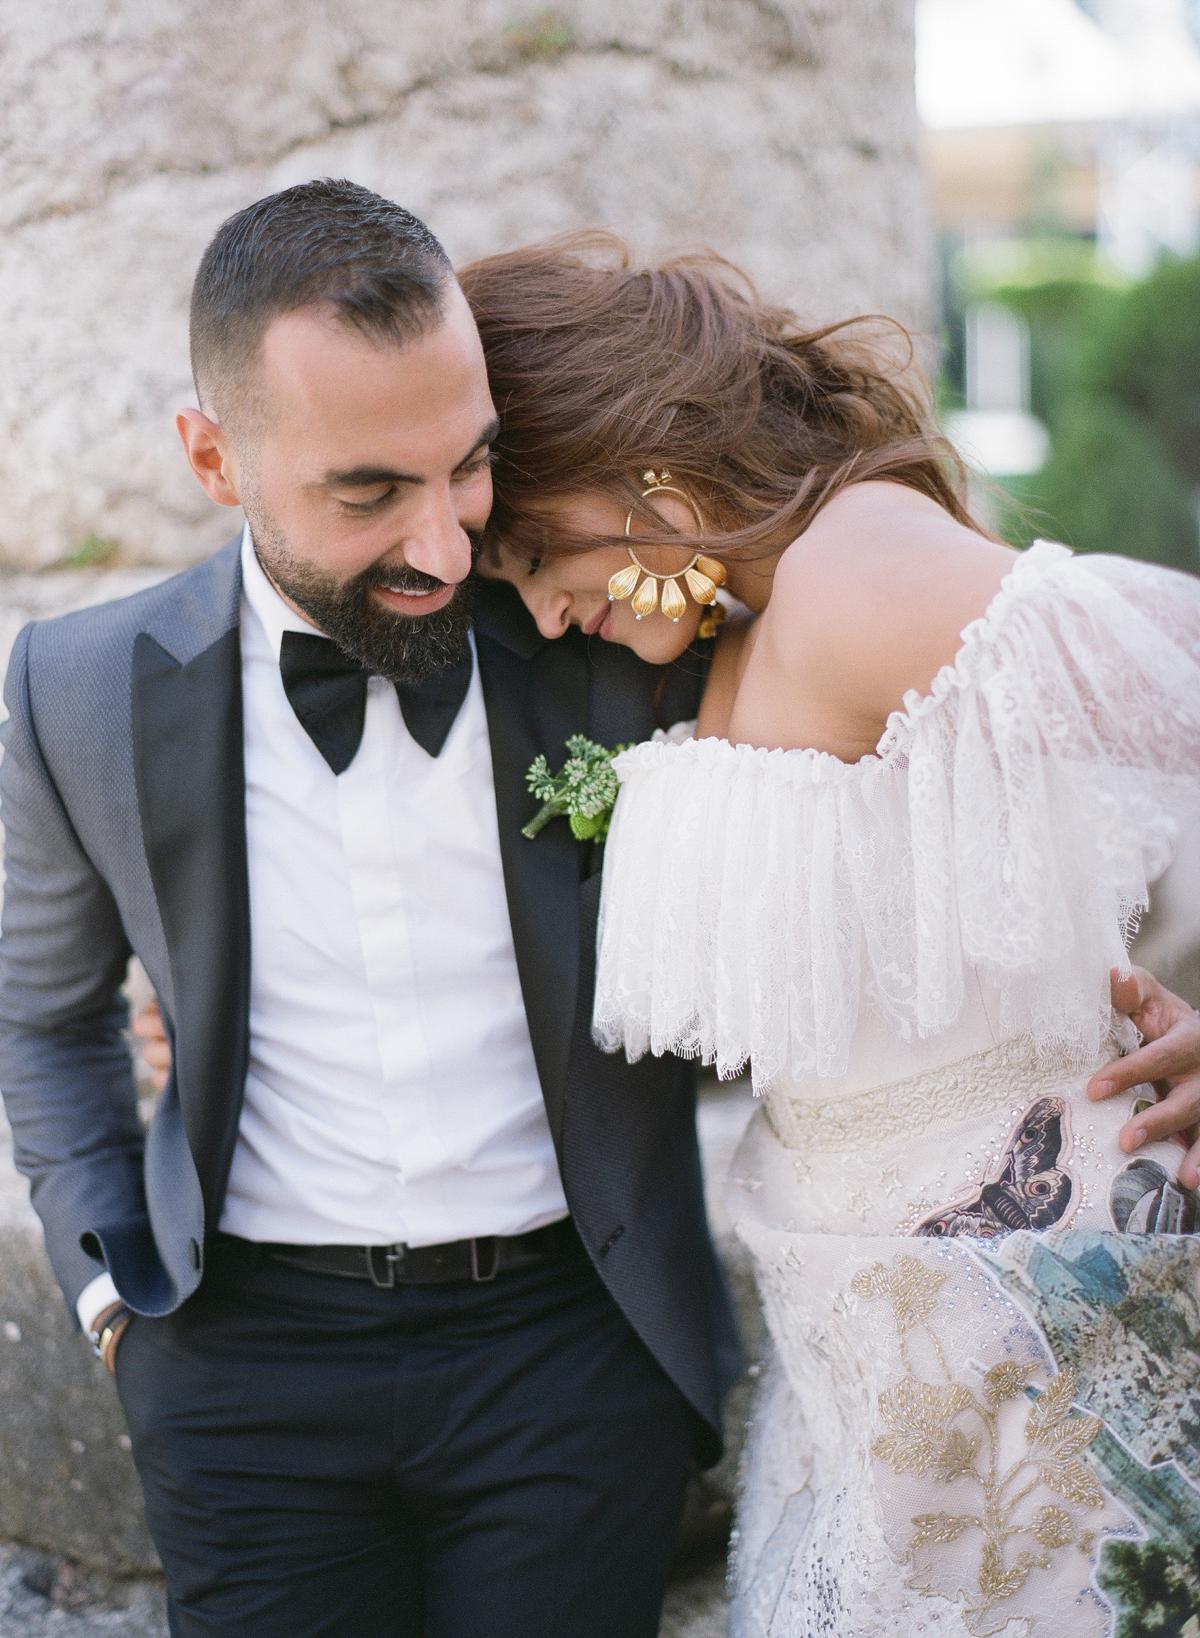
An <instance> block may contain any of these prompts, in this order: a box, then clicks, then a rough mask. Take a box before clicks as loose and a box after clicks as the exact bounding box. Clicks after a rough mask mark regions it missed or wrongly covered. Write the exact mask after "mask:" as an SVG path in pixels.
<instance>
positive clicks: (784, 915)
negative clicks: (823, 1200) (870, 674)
mask: <svg viewBox="0 0 1200 1638" xmlns="http://www.w3.org/2000/svg"><path fill="white" fill-rule="evenodd" d="M617 770H618V773H619V775H620V778H621V783H622V789H621V794H620V797H619V799H618V802H617V809H616V814H615V817H614V823H613V828H612V832H611V834H610V837H609V840H608V844H607V859H606V863H605V879H604V896H603V904H602V910H601V924H600V946H599V957H598V979H597V992H596V1002H595V1013H594V1030H595V1035H596V1039H597V1040H598V1042H599V1043H600V1044H601V1045H602V1046H603V1047H605V1048H607V1049H609V1050H614V1049H623V1050H624V1051H625V1052H626V1053H627V1055H628V1056H629V1057H630V1058H637V1057H640V1056H641V1055H642V1054H643V1053H644V1052H646V1051H651V1052H654V1053H662V1052H676V1053H680V1054H682V1055H685V1056H699V1057H702V1058H703V1059H704V1060H705V1061H706V1062H709V1063H714V1064H715V1065H716V1066H717V1069H718V1071H719V1073H720V1074H721V1075H722V1076H732V1075H734V1074H737V1073H738V1072H740V1070H741V1069H743V1068H744V1067H745V1065H746V1063H747V1062H751V1064H752V1072H753V1078H754V1083H755V1088H756V1090H760V1091H761V1090H763V1089H764V1088H766V1087H767V1086H769V1085H771V1084H772V1083H773V1082H774V1081H775V1080H777V1079H779V1078H780V1077H783V1076H790V1077H799V1076H806V1075H807V1076H813V1075H815V1076H835V1075H838V1074H840V1073H842V1072H843V1071H844V1070H845V1067H846V1064H847V1058H848V1052H849V1048H850V1044H851V1042H852V1040H853V1038H854V1034H855V1029H856V1026H857V1023H858V1021H859V1018H860V1013H861V1010H862V1008H863V1007H864V1006H870V1007H871V1008H873V1009H876V1010H877V1011H879V1012H881V1013H882V1014H883V1015H884V1016H885V1017H886V1018H887V1019H888V1020H890V1022H891V1023H892V1025H894V1027H895V1029H896V1031H897V1032H898V1033H899V1034H900V1035H901V1036H902V1037H903V1038H906V1039H911V1038H912V1037H913V1035H921V1036H932V1035H936V1034H938V1033H940V1032H942V1031H944V1030H946V1029H948V1028H949V1027H950V1026H951V1025H952V1024H953V1023H954V1022H955V1020H956V1018H957V1017H958V1014H959V1012H960V1009H961V1007H962V1002H963V994H964V984H965V983H966V980H967V976H968V973H969V972H970V971H971V970H972V969H974V970H975V971H976V972H978V973H979V974H980V975H981V976H982V977H983V979H984V980H986V981H987V982H988V984H989V985H990V987H991V989H992V991H993V993H994V994H995V995H996V996H997V997H998V1006H999V1011H1000V1016H999V1018H998V1020H997V1023H998V1025H999V1027H1000V1028H1002V1029H1003V1030H1005V1031H1006V1032H1008V1033H1013V1034H1016V1033H1027V1034H1028V1035H1030V1036H1031V1037H1032V1038H1033V1039H1034V1040H1035V1041H1036V1042H1037V1044H1038V1045H1039V1046H1042V1047H1045V1048H1046V1049H1047V1050H1054V1051H1057V1052H1061V1051H1062V1050H1064V1049H1066V1050H1067V1051H1069V1052H1071V1053H1072V1054H1077V1055H1078V1057H1079V1058H1080V1060H1083V1059H1085V1058H1086V1057H1088V1056H1089V1055H1090V1054H1093V1053H1094V1052H1095V1051H1097V1050H1098V1049H1099V1045H1100V1043H1101V1041H1102V1039H1103V1037H1104V1034H1105V1032H1106V1029H1107V1026H1108V1017H1109V1008H1108V970H1109V967H1110V966H1113V965H1120V964H1123V963H1124V962H1125V961H1126V959H1127V957H1126V945H1127V941H1128V939H1129V937H1130V936H1131V934H1132V931H1133V929H1134V927H1135V925H1136V921H1137V917H1138V915H1139V913H1140V911H1141V910H1143V909H1144V908H1145V906H1146V904H1147V902H1148V887H1149V883H1150V882H1151V881H1153V879H1154V878H1155V876H1156V875H1158V874H1159V873H1160V872H1161V871H1162V869H1163V868H1165V865H1166V864H1167V862H1168V859H1169V856H1170V851H1171V845H1172V841H1173V839H1174V837H1175V835H1176V833H1177V829H1178V826H1179V825H1180V823H1181V822H1183V821H1186V820H1188V819H1190V818H1193V817H1195V816H1197V814H1200V582H1198V581H1196V580H1193V579H1192V578H1191V577H1189V576H1185V575H1182V574H1176V573H1173V572H1171V571H1169V570H1164V569H1158V568H1154V567H1150V566H1148V565H1145V564H1141V563H1135V562H1132V561H1128V560H1125V559H1121V558H1112V557H1098V556H1091V557H1087V556H1081V557H1075V556H1073V555H1072V554H1071V553H1070V552H1069V551H1068V550H1067V549H1066V548H1065V547H1061V546H1056V545H1053V544H1050V543H1048V542H1038V543H1037V544H1036V545H1035V546H1033V547H1031V548H1030V550H1029V551H1028V552H1026V553H1025V554H1024V555H1023V556H1022V557H1021V558H1020V559H1018V561H1017V563H1016V565H1015V567H1014V568H1013V570H1012V571H1011V573H1010V574H1009V575H1008V577H1007V578H1006V580H1005V582H1004V585H1003V586H1002V588H1001V590H1000V591H999V592H998V593H997V595H996V597H995V598H994V599H993V601H992V603H991V605H990V607H989V608H988V610H987V612H986V614H985V615H984V616H983V617H982V618H980V619H979V620H976V621H975V622H973V623H972V624H971V625H970V626H968V627H967V629H966V630H965V631H964V632H963V635H962V646H961V648H960V650H959V652H958V654H957V656H956V657H955V659H954V661H953V662H952V663H951V664H950V665H948V666H946V667H944V668H943V670H942V671H941V672H940V673H939V674H938V676H937V677H936V678H935V680H934V682H933V685H932V687H931V689H930V692H929V693H928V694H927V695H917V694H915V693H914V694H909V695H908V696H906V698H905V700H904V702H903V705H902V707H901V709H899V710H897V711H896V712H894V713H893V714H892V716H891V718H890V719H889V722H888V725H887V729H886V732H885V733H884V736H883V738H882V740H881V741H880V744H879V747H878V750H877V752H876V754H875V755H874V756H871V757H867V758H866V759H864V760H863V761H862V762H859V763H856V764H853V765H849V764H845V763H842V762H840V761H839V760H838V759H837V758H835V757H832V756H829V755H827V754H826V753H823V752H816V751H765V750H759V749H755V748H752V747H749V746H734V745H730V744H728V743H727V742H726V741H724V740H715V739H707V740H691V741H690V742H687V743H683V744H678V743H676V744H671V743H664V742H661V741H660V742H657V743H647V744H644V745H639V746H636V747H634V749H632V750H630V751H627V752H625V753H624V754H623V755H622V756H621V757H620V758H619V759H618V761H617Z"/></svg>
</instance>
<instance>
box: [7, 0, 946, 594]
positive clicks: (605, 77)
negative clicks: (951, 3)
mask: <svg viewBox="0 0 1200 1638" xmlns="http://www.w3.org/2000/svg"><path fill="white" fill-rule="evenodd" d="M911 13H912V0H607V3H606V4H604V5H603V6H600V5H595V4H588V3H587V0H563V3H562V4H560V5H558V6H557V7H555V8H553V9H545V8H542V7H540V6H539V5H538V3H537V0H529V3H528V4H526V3H523V0H457V3H451V4H446V3H444V0H404V3H403V4H396V3H394V0H294V3H293V4H291V5H288V6H280V5H278V4H276V3H272V0H236V3H234V0H72V3H71V4H70V5H49V6H48V5H45V4H44V3H43V0H5V5H4V6H3V8H0V105H2V106H3V108H4V110H5V113H4V120H3V123H2V125H0V358H2V359H3V367H2V368H0V492H2V493H3V495H4V506H3V508H2V509H0V565H3V564H4V563H7V564H8V565H9V566H10V567H15V566H25V567H38V566H42V565H46V564H51V563H55V562H60V561H62V560H64V559H71V558H73V557H76V556H77V554H82V555H83V558H84V559H87V560H104V559H106V558H112V557H113V556H115V557H116V560H117V561H126V562H135V563H144V562H157V563H179V562H183V561H187V560H190V559H192V558H195V557H197V556H200V555H203V554H204V552H206V551H207V550H209V549H210V548H212V547H213V546H215V545H216V544H217V543H218V542H219V541H220V540H222V539H224V538H226V537H227V536H228V535H229V534H230V533H231V532H232V529H231V520H230V518H229V517H228V516H222V515H220V514H219V513H217V512H216V511H215V509H214V508H213V507H211V505H210V504H209V503H208V502H207V501H206V500H205V499H204V497H203V496H202V494H201V493H200V491H199V490H198V488H197V487H196V486H195V484H194V483H193V481H192V479H191V477H190V475H189V474H188V473H187V471H186V468H185V466H184V462H183V458H182V454H181V452H180V451H179V449H178V447H177V443H176V439H175V433H174V430H173V426H172V417H173V413H174V410H175V409H176V407H177V406H178V405H180V404H181V403H186V402H189V401H190V384H189V378H188V370H187V359H186V334H185V331H186V308H187V298H188V291H189V286H190V282H191V277H192V274H193V271H194V268H195V264H196V261H197V259H198V257H199V254H200V252H201V250H202V249H203V247H204V245H205V243H206V242H207V240H208V239H209V237H210V236H211V234H212V233H213V231H214V229H215V228H216V227H217V225H218V224H219V223H220V222H221V221H222V220H223V218H224V217H225V216H227V215H228V214H229V213H230V212H232V211H233V210H236V209H237V208H239V207H240V206H242V205H244V204H245V203H247V202H248V201H249V200H251V199H254V198H256V197H258V196H260V195H261V194H263V193H266V192H270V191H271V190H273V189H275V188H278V187H280V186H284V185H287V184H289V183H292V182H296V181H299V180H302V179H304V178H306V177H309V176H313V175H329V174H333V175H347V176H350V177H353V178H355V179H356V180H358V181H361V182H363V183H365V184H367V185H369V186H371V187H373V188H376V189H378V190H379V191H381V192H384V193H387V194H389V195H391V196H393V197H395V198H398V199H400V200H402V201H403V202H404V203H405V204H407V205H409V206H411V207H412V208H413V209H415V210H416V211H417V212H418V213H420V214H421V215H423V216H425V217H426V218H427V219H428V220H429V221H430V223H431V224H432V226H433V227H434V229H435V231H437V232H438V233H439V234H440V235H441V236H442V238H443V239H444V240H445V242H446V244H447V246H448V248H449V250H450V252H451V254H452V255H453V256H454V257H455V258H456V259H465V258H469V257H471V256H474V255H477V254H480V253H482V252H485V251H489V250H494V249H499V248H502V247H505V246H510V245H513V244H516V243H519V242H521V241H522V240H528V239H531V238H536V237H538V236H541V235H546V234H549V233H552V232H557V231H559V230H561V229H563V228H567V227H571V226H577V225H581V224H590V223H602V224H606V225H609V226H612V227H615V228H617V229H619V230H621V231H623V232H624V233H626V234H627V235H628V236H629V237H630V238H631V239H632V240H633V241H634V243H635V245H636V247H637V248H638V249H639V250H640V251H641V252H643V253H645V254H648V255H654V254H657V253H661V252H664V251H668V250H673V249H678V248H681V247H687V246H695V245H697V244H702V243H709V244H712V245H714V246H716V247H717V248H719V249H721V250H723V251H725V252H726V253H728V254H730V255H732V256H734V257H735V258H736V259H738V260H740V261H742V262H743V263H744V264H745V265H746V266H747V267H748V268H749V269H750V270H751V272H753V273H754V275H755V276H756V277H757V278H759V279H760V281H761V282H762V283H763V285H764V287H765V288H766V289H767V290H769V291H770V293H772V294H773V295H779V296H783V297H787V298H788V299H790V300H792V301H794V302H795V303H796V304H797V305H798V306H799V307H800V308H801V309H802V310H803V311H805V312H806V313H810V314H812V315H813V316H814V317H816V318H826V317H829V316H834V315H848V314H849V313H850V312H851V311H859V310H863V309H877V310H883V311H888V312H894V313H895V314H897V315H898V316H899V317H901V318H903V319H905V320H906V321H908V322H910V323H915V324H917V325H918V326H921V325H924V324H926V323H927V322H928V321H929V315H930V312H931V304H930V293H931V292H930V254H929V226H928V220H927V214H926V208H925V197H924V187H923V183H922V179H921V175H920V170H919V165H918V157H917V128H916V113H915V103H914V93H913V64H912V16H911ZM0 595H2V587H0Z"/></svg>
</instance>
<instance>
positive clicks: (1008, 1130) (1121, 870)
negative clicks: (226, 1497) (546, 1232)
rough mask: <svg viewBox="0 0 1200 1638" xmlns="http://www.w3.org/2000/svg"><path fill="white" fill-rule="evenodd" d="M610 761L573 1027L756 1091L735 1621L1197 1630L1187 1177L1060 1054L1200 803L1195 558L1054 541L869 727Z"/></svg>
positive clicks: (1080, 1033) (1198, 1556) (1091, 1031)
mask: <svg viewBox="0 0 1200 1638" xmlns="http://www.w3.org/2000/svg"><path fill="white" fill-rule="evenodd" d="M617 767H618V772H619V774H620V777H621V785H622V789H621V794H620V798H619V801H618V803H617V809H616V814H615V816H614V822H613V828H612V832H611V835H610V837H609V840H608V843H607V859H606V863H605V881H604V901H603V908H602V920H601V932H600V950H599V968H598V984H597V996H596V1009H595V1029H596V1035H597V1038H598V1040H599V1041H600V1042H601V1043H602V1044H603V1045H605V1046H606V1047H608V1048H610V1049H615V1048H621V1049H623V1050H624V1051H625V1052H626V1053H627V1054H628V1055H629V1056H630V1057H631V1058H636V1057H638V1056H640V1055H641V1054H642V1053H644V1052H646V1051H651V1052H655V1053H661V1052H677V1053H682V1054H686V1055H689V1056H698V1057H701V1058H703V1059H704V1061H705V1062H707V1063H713V1064H715V1065H716V1066H717V1068H718V1070H719V1072H720V1074H721V1075H723V1076H731V1075H734V1074H736V1073H737V1072H739V1071H740V1070H741V1069H742V1068H743V1067H745V1066H746V1065H747V1064H749V1066H750V1070H751V1075H752V1079H753V1083H754V1089H755V1091H756V1093H758V1094H760V1095H761V1098H762V1102H761V1106H760V1108H759V1110H758V1111H757V1113H756V1115H755V1117H754V1119H753V1120H752V1122H751V1126H750V1129H749V1132H748V1135H747V1137H746V1139H745V1141H744V1143H743V1145H742V1148H741V1151H740V1153H739V1155H738V1158H737V1160H736V1162H735V1165H734V1168H733V1174H732V1178H731V1183H730V1189H731V1194H732V1196H733V1207H734V1215H735V1218H736V1220H737V1225H738V1231H739V1233H740V1234H741V1235H742V1237H743V1238H744V1240H745V1241H746V1243H747V1244H748V1245H749V1247H750V1248H751V1250H752V1252H753V1255H754V1258H755V1261H756V1266H757V1269H758V1273H759V1279H760V1284H761V1288H762V1294H763V1297H764V1300H765V1306H766V1310H767V1316H768V1321H769V1326H770V1330H771V1334H772V1338H773V1343H774V1359H773V1361H772V1363H771V1366H770V1368H769V1370H768V1373H767V1379H766V1382H765V1385H764V1387H763V1390H762V1392H761V1395H760V1404H759V1410H758V1413H757V1415H756V1420H755V1426H754V1428H753V1430H752V1435H751V1443H750V1451H749V1459H748V1465H747V1471H746V1479H745V1487H744V1496H743V1504H742V1509H741V1519H740V1526H739V1541H738V1545H737V1551H736V1562H735V1576H734V1611H733V1624H732V1630H733V1632H734V1634H735V1635H737V1638H810V1635H816V1634H829V1635H831V1638H860V1635H861V1638H868V1635H869V1638H877V1635H879V1634H882V1633H885V1632H886V1633H892V1632H894V1633H897V1634H902V1635H904V1638H908V1635H909V1634H914V1635H915V1634H937V1635H940V1638H951V1635H953V1638H967V1635H970V1638H981V1635H985V1634H1003V1635H1004V1638H1033V1635H1039V1638H1041V1635H1053V1638H1093V1635H1097V1638H1098V1635H1101V1634H1105V1635H1108V1634H1111V1635H1114V1638H1132V1635H1134V1634H1137V1635H1139V1638H1140V1635H1141V1634H1142V1633H1143V1632H1150V1631H1156V1632H1162V1633H1169V1632H1182V1631H1184V1630H1188V1631H1190V1630H1191V1629H1190V1628H1187V1627H1186V1623H1187V1621H1188V1620H1189V1619H1190V1616H1191V1614H1192V1612H1193V1611H1196V1610H1200V1236H1197V1235H1194V1234H1192V1233H1191V1231H1192V1230H1194V1228H1195V1227H1196V1216H1197V1206H1196V1200H1195V1198H1194V1197H1193V1196H1192V1195H1191V1194H1189V1193H1188V1192H1186V1191H1183V1190H1182V1189H1180V1188H1179V1187H1178V1185H1177V1183H1176V1181H1175V1179H1176V1173H1177V1170H1178V1163H1179V1159H1180V1158H1181V1154H1182V1151H1181V1149H1180V1148H1179V1147H1178V1146H1177V1145H1175V1144H1173V1143H1154V1144H1151V1145H1149V1146H1147V1147H1146V1148H1144V1149H1142V1150H1141V1151H1140V1152H1139V1154H1138V1156H1137V1157H1136V1158H1134V1159H1132V1160H1130V1159H1127V1158H1126V1157H1125V1156H1123V1155H1122V1154H1121V1152H1120V1150H1119V1148H1118V1145H1117V1132H1118V1129H1119V1127H1120V1126H1121V1125H1122V1123H1123V1122H1124V1121H1125V1120H1127V1119H1128V1118H1129V1114H1130V1106H1131V1102H1132V1095H1131V1096H1130V1097H1124V1098H1120V1099H1117V1100H1112V1101H1110V1102H1107V1103H1102V1104H1092V1103H1090V1102H1088V1101H1087V1100H1086V1099H1085V1097H1084V1095H1083V1087H1084V1084H1085V1082H1086V1080H1087V1078H1088V1075H1089V1073H1090V1072H1091V1070H1092V1069H1093V1068H1094V1067H1095V1066H1096V1065H1097V1064H1098V1063H1099V1062H1100V1061H1102V1060H1103V1059H1104V1058H1105V1057H1107V1056H1110V1055H1111V1052H1112V1042H1113V1038H1114V1036H1113V1027H1112V1019H1111V1015H1110V1011H1109V1006H1108V987H1109V968H1110V967H1111V966H1113V965H1118V964H1123V963H1124V962H1125V960H1126V954H1125V944H1126V940H1127V938H1128V936H1129V934H1130V932H1131V930H1132V927H1133V924H1134V922H1135V920H1136V916H1137V913H1138V911H1139V910H1140V909H1141V908H1143V907H1144V906H1145V904H1146V900H1147V884H1148V883H1149V882H1150V881H1151V880H1153V878H1154V876H1155V875H1156V874H1157V873H1158V872H1159V871H1160V870H1161V869H1162V868H1163V866H1164V865H1165V863H1166V862H1167V858H1168V855H1169V852H1170V846H1171V841H1172V838H1173V835H1174V833H1175V830H1176V827H1177V825H1178V823H1179V822H1180V821H1181V820H1183V819H1185V818H1189V817H1191V816H1192V815H1194V814H1195V813H1196V812H1197V811H1198V810H1200V583H1198V582H1196V581H1193V580H1191V579H1190V578H1187V577H1184V576H1182V575H1176V574H1171V573H1170V572H1168V571H1165V570H1160V569H1154V568H1150V567H1147V566H1145V565H1141V564H1136V563H1132V562H1127V561H1124V560H1122V559H1116V558H1101V557H1079V558H1077V557H1073V556H1072V554H1071V553H1069V552H1068V551H1067V550H1066V549H1065V548H1063V547H1060V546H1055V545H1052V544H1050V543H1046V542H1039V543H1038V544H1036V545H1035V546H1034V547H1032V548H1031V549H1030V550H1029V552H1027V553H1026V554H1024V555H1023V556H1022V557H1021V558H1020V559H1019V560H1018V561H1017V563H1016V565H1015V567H1014V569H1013V570H1012V572H1011V573H1010V575H1009V576H1008V578H1007V580H1006V582H1005V584H1004V586H1003V588H1002V589H1001V591H1000V592H999V593H998V595H997V596H996V597H995V599H994V601H993V602H992V604H991V606H990V608H989V609H988V611H987V613H986V615H985V616H984V617H983V618H982V619H980V620H978V621H976V622H975V623H974V624H973V625H971V626H970V627H968V629H967V630H966V631H965V632H964V633H963V640H962V647H961V650H960V652H959V654H958V656H957V658H956V659H955V661H954V663H953V664H952V665H950V666H948V667H946V668H945V669H944V670H943V671H942V672H941V673H940V674H939V675H938V677H937V678H936V680H935V682H934V684H933V687H932V689H931V692H930V693H929V695H928V696H925V697H919V696H916V695H912V696H909V697H908V698H907V699H906V700H905V702H904V706H903V709H902V710H900V711H897V712H896V713H895V714H894V715H893V717H892V718H891V720H890V722H889V723H888V726H887V731H886V733H885V735H884V737H883V739H882V741H881V742H880V745H879V747H878V750H877V752H876V754H875V755H874V756H871V757H868V758H866V759H865V760H864V761H862V762H860V763H857V764H855V765H853V766H849V765H846V764H843V763H842V762H840V761H838V760H837V759H836V758H834V757H832V756H829V755H826V754H823V753H819V752H813V751H763V750H757V749H754V748H751V747H748V746H733V745H730V744H728V743H727V742H725V741H722V740H712V739H709V740H694V739H690V740H682V741H680V740H678V739H676V740H674V741H672V740H671V739H670V738H668V739H663V740H658V741H654V742H650V743H647V744H644V745H639V746H636V747H635V748H634V749H632V750H630V751H628V752H626V753H624V754H623V755H622V756H621V757H620V758H619V760H618V763H617Z"/></svg>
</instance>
